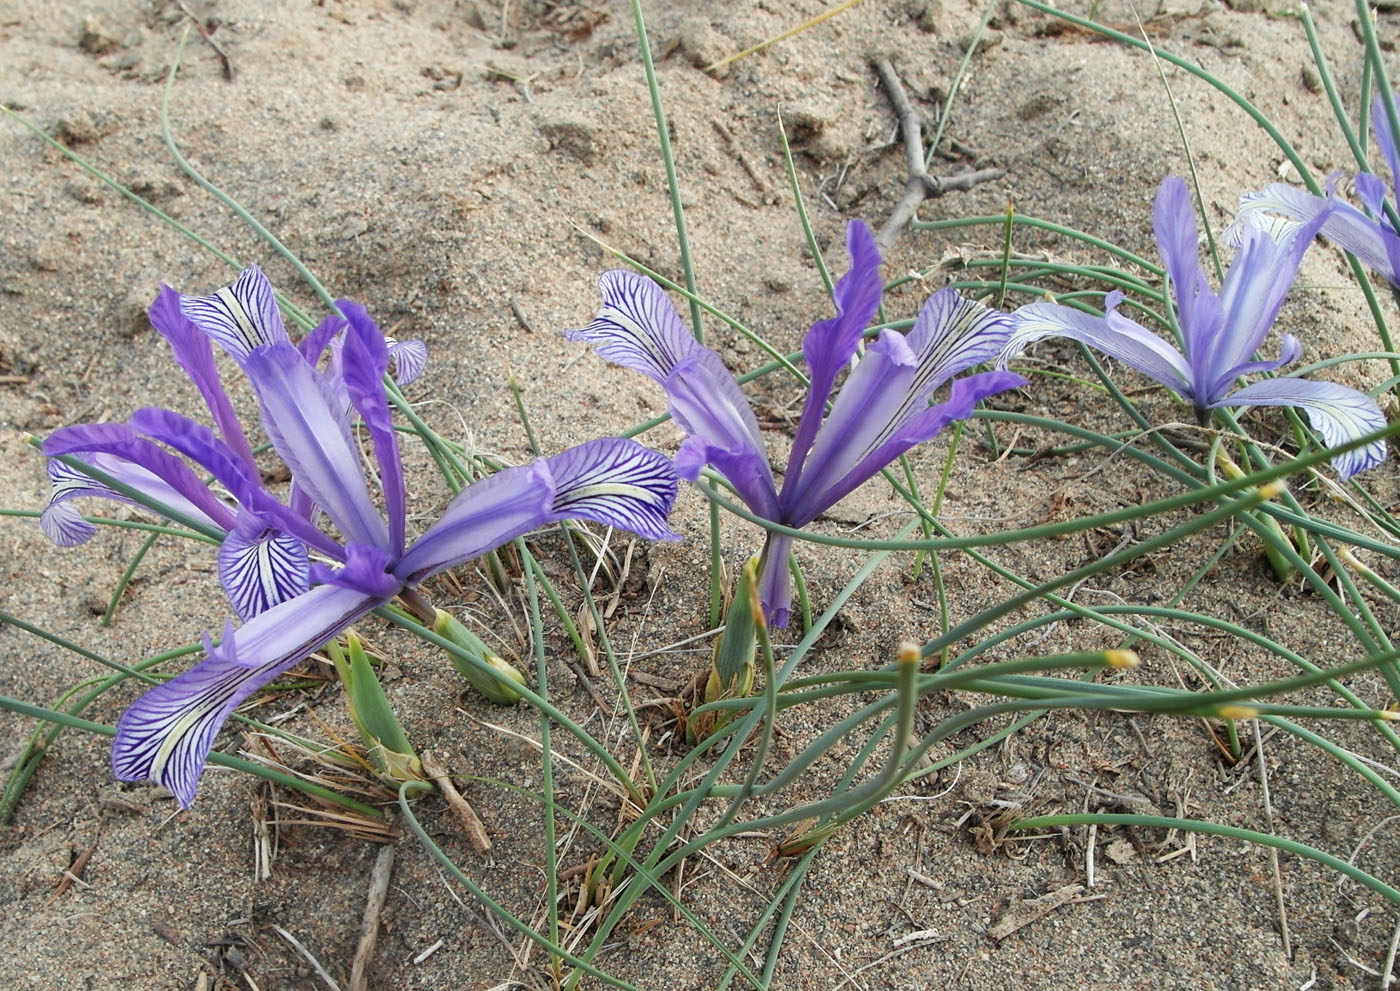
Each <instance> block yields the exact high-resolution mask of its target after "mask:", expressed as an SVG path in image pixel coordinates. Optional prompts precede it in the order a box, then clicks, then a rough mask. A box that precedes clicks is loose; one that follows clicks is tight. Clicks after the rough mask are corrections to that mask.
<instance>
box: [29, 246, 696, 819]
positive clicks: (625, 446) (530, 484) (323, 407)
mask: <svg viewBox="0 0 1400 991" xmlns="http://www.w3.org/2000/svg"><path fill="white" fill-rule="evenodd" d="M336 309H337V311H338V312H337V313H336V314H333V315H332V316H330V317H328V318H327V319H326V320H325V321H324V322H323V323H322V324H321V325H320V326H318V327H317V328H316V329H315V330H313V331H312V332H311V333H310V334H309V335H307V337H306V338H305V339H304V340H302V341H301V342H300V344H299V345H296V344H293V343H292V342H291V340H290V338H289V337H288V335H287V332H286V329H285V328H284V326H283V323H282V318H281V315H280V314H279V313H278V310H277V306H276V302H275V300H274V298H273V291H272V287H271V285H270V284H269V283H268V281H267V279H266V278H265V277H264V276H263V274H262V273H261V272H260V271H258V269H257V268H249V269H247V270H246V271H244V272H243V273H242V274H241V275H240V276H239V278H238V280H237V281H236V282H234V283H233V284H232V285H231V286H226V287H224V288H222V289H219V290H218V291H216V292H215V293H213V294H212V295H209V296H204V297H189V296H182V295H180V294H179V293H177V292H175V291H174V290H172V289H169V288H165V289H163V290H162V292H161V294H160V297H159V298H158V299H157V300H156V302H155V305H154V306H152V308H151V311H150V317H151V322H152V324H153V325H154V326H155V328H156V329H157V330H158V331H159V332H160V333H161V334H162V335H163V336H164V337H165V338H166V340H168V341H169V342H170V344H171V347H172V349H173V351H174V354H175V358H176V361H177V362H179V364H180V365H181V367H183V368H184V369H185V370H186V371H187V372H188V373H189V375H190V378H191V379H192V380H193V381H194V383H195V386H196V387H197V388H198V389H199V392H200V394H201V396H202V397H203V398H204V401H205V404H206V406H207V407H208V409H209V412H210V415H211V417H212V419H213V422H214V428H212V429H211V428H210V427H208V426H205V425H203V424H200V423H197V422H195V421H194V420H191V419H189V418H188V417H185V416H182V415H180V414H178V413H175V412H173V411H171V410H166V409H156V408H148V409H143V410H140V411H138V412H137V413H136V414H135V415H134V416H132V417H131V419H130V420H129V421H128V422H127V423H122V424H82V425H78V426H73V427H67V428H64V429H62V430H58V431H56V432H55V433H54V434H52V435H51V436H50V437H49V438H48V439H47V440H46V441H45V442H44V453H45V454H47V455H49V456H50V457H51V458H53V459H58V458H60V457H61V458H63V460H51V461H50V469H49V470H50V477H51V478H52V479H53V482H54V490H53V494H52V495H51V497H50V500H49V505H48V508H47V509H46V511H45V513H44V518H43V524H44V529H45V531H46V532H47V533H48V534H49V536H50V537H52V538H53V539H54V540H55V541H56V542H57V543H60V544H64V545H68V544H74V543H79V542H81V541H82V540H85V539H87V537H88V536H90V535H91V532H92V528H91V525H90V524H88V523H86V522H85V521H83V520H82V519H81V517H79V516H78V514H77V513H76V511H75V510H74V509H73V508H72V507H71V506H70V505H69V502H70V500H72V499H73V498H75V497H78V496H99V497H105V498H117V499H123V500H126V501H134V500H133V499H132V496H141V497H142V498H141V499H140V501H141V502H143V503H149V502H154V503H156V504H159V505H161V506H163V507H164V509H163V511H164V512H165V513H166V515H167V516H168V517H169V518H171V519H172V520H174V521H176V522H179V523H183V524H186V525H192V526H194V527H195V528H196V529H198V530H201V531H202V532H205V533H210V534H213V535H216V536H218V537H219V539H220V540H221V544H220V550H219V577H220V580H221V582H222V583H223V585H224V588H225V589H226V591H227V592H228V596H229V600H230V602H231V603H232V604H233V607H234V611H235V612H236V613H237V614H238V616H239V618H241V619H242V620H243V621H244V622H243V624H242V625H241V626H239V627H237V628H235V627H234V625H233V623H232V621H231V620H229V621H227V622H226V625H225V629H224V631H223V635H222V637H221V639H220V641H219V642H218V643H217V644H215V643H214V642H213V640H212V638H211V637H209V636H208V635H206V636H205V641H204V644H205V651H206V654H207V658H206V659H205V660H204V661H203V662H201V663H200V664H198V665H196V666H195V667H194V668H192V669H190V670H189V671H186V672H185V673H184V674H181V675H179V676H178V677H176V678H174V679H172V680H170V681H168V682H166V683H164V684H162V685H160V686H158V687H156V688H153V689H151V690H150V691H148V692H146V694H144V695H142V696H141V697H140V698H139V699H137V700H136V702H135V703H134V704H133V705H132V706H131V707H130V708H129V709H128V710H127V711H126V712H125V714H123V715H122V717H121V719H120V720H119V721H118V723H117V735H116V739H115V742H114V744H113V748H112V767H113V770H114V772H115V774H116V776H117V777H118V778H119V779H121V780H124V781H139V780H148V779H149V780H152V781H156V782H158V783H160V784H162V785H164V786H165V787H167V788H168V789H169V790H170V791H171V792H172V793H173V794H174V795H175V798H176V799H177V800H178V801H179V803H180V805H181V806H185V807H188V806H189V804H190V803H191V802H192V801H193V799H194V795H195V790H196V788H197V786H198V783H199V778H200V775H201V773H202V772H203V768H204V763H205V759H206V758H207V756H208V754H209V750H210V748H211V746H212V745H213V742H214V737H215V735H216V734H217V733H218V730H219V727H220V726H221V725H222V724H223V722H224V720H225V719H227V718H228V716H229V714H230V713H232V712H233V710H234V709H235V708H236V707H237V706H238V705H239V704H240V703H241V702H242V701H243V700H244V699H246V698H247V697H248V696H249V695H250V694H252V693H253V692H254V691H256V690H257V689H259V688H260V687H262V686H263V685H265V684H267V683H268V682H270V681H272V680H273V679H274V678H276V677H277V676H278V675H280V674H282V673H283V672H284V671H286V670H287V669H289V668H291V667H292V666H293V665H295V664H297V663H298V662H300V661H301V660H303V659H304V658H306V657H307V656H308V655H310V654H311V653H312V652H313V651H315V650H316V649H317V648H319V647H320V646H321V645H322V644H324V643H326V642H327V641H329V640H330V639H331V638H333V637H335V636H337V635H338V634H340V633H342V632H343V631H345V630H346V629H347V628H348V627H349V626H350V625H351V624H352V623H354V622H355V621H357V620H359V619H361V618H363V617H364V616H366V615H367V614H368V613H370V612H371V611H372V610H374V609H376V608H378V607H379V606H382V605H384V604H386V603H388V602H389V601H390V600H392V599H393V598H394V597H396V596H399V595H401V594H404V593H407V592H408V591H409V590H411V589H413V588H414V587H415V586H416V585H418V583H420V582H422V581H423V580H424V579H426V578H428V577H429V576H431V575H434V574H436V573H438V572H440V571H443V570H445V569H447V568H451V567H453V566H455V565H458V564H461V563H463V562H465V561H468V560H471V559H472V558H475V557H478V556H480V555H482V554H484V553H486V552H487V551H490V550H492V549H494V548H496V547H498V546H500V545H501V544H503V543H506V542H507V541H510V540H512V539H514V538H515V537H517V536H520V535H522V534H524V533H527V532H528V531H530V530H533V529H535V528H537V527H540V526H542V525H544V524H547V523H550V522H554V521H558V520H563V519H584V520H592V521H595V522H599V523H603V524H605V525H608V526H620V527H624V528H626V529H629V530H632V531H634V532H636V533H638V534H641V535H642V536H644V537H650V538H653V539H676V535H675V534H674V533H672V532H671V530H670V529H669V527H667V525H666V517H667V515H668V513H669V511H670V507H671V503H672V501H673V500H674V498H675V491H676V475H675V471H674V467H673V466H672V464H671V462H670V461H669V460H668V459H667V458H665V457H664V456H662V455H660V454H657V453H656V452H654V451H651V450H648V449H647V448H645V447H642V446H641V445H639V444H637V443H635V442H633V441H630V440H623V439H619V438H603V439H599V440H594V441H590V442H588V443H585V444H581V445H579V446H578V447H575V448H572V449H570V450H567V451H565V452H563V453H562V454H557V455H555V456H553V457H550V458H541V459H539V460H537V461H535V462H534V463H533V464H528V465H522V466H519V467H515V468H508V469H505V470H503V471H500V472H497V473H495V474H493V475H490V476H488V477H487V478H484V479H482V480H481V481H478V482H477V483H475V484H473V485H470V486H468V487H467V488H465V489H463V490H462V492H461V493H459V494H458V496H457V497H456V498H455V499H454V500H453V501H452V502H451V504H450V505H448V507H447V508H446V509H445V510H444V511H443V514H442V516H441V518H440V519H438V521H437V522H436V523H434V524H433V525H432V526H430V527H429V528H428V529H427V531H426V532H425V533H424V534H423V535H422V536H421V537H419V538H418V539H417V540H416V541H413V542H412V543H406V529H407V525H406V519H407V510H406V501H407V500H406V491H405V485H404V476H403V468H402V464H401V462H400V459H399V448H398V439H397V435H396V433H395V431H394V426H393V422H392V419H391V414H390V408H389V401H388V395H387V392H386V387H385V384H384V378H385V373H386V371H387V370H388V367H389V364H390V361H391V359H396V360H397V368H398V370H399V373H400V380H401V381H402V380H403V379H405V378H411V377H412V376H413V375H415V374H416V373H417V371H418V370H420V369H421V368H422V365H423V362H424V360H425V359H426V350H425V349H424V348H423V347H422V345H421V344H417V343H416V342H410V343H408V344H394V343H392V342H390V341H389V340H388V339H386V338H385V337H384V335H383V334H381V333H380V331H379V328H378V327H377V326H376V325H375V323H374V321H373V320H371V319H370V317H369V315H368V314H367V313H366V311H365V309H364V308H363V307H361V306H359V305H357V304H355V303H352V302H349V301H347V300H340V301H338V302H337V303H336ZM211 342H213V343H215V344H218V345H219V346H220V347H221V348H222V349H223V350H224V351H226V352H227V353H228V354H229V355H230V356H231V357H232V358H233V360H234V362H235V363H236V364H237V365H238V367H239V368H240V369H241V370H242V372H243V373H244V374H245V375H246V376H247V378H248V381H249V383H250V384H251V385H252V388H253V391H254V394H255V395H256V397H257V400H258V404H259V408H260V413H261V421H262V427H263V431H264V433H265V434H266V436H267V439H268V441H270V443H271V445H272V447H273V449H274V450H275V452H276V454H277V456H278V457H279V458H281V460H282V461H283V462H284V463H285V464H286V466H287V468H288V469H289V471H290V473H291V478H292V482H291V490H290V494H289V496H288V498H287V499H286V501H285V502H284V501H282V500H279V499H278V498H277V497H276V496H275V495H274V494H273V493H272V492H271V491H269V490H268V488H267V487H266V486H265V485H264V483H263V481H262V475H261V473H260V471H259V469H258V466H257V464H256V462H255V461H254V458H253V454H252V447H251V445H250V444H249V442H248V439H247V435H246V434H245V433H244V431H243V428H242V426H241V425H240V424H239V422H238V419H237V417H236V416H235V415H234V412H233V406H232V403H231V402H230V401H229V397H228V394H227V393H226V392H225V391H224V388H223V386H222V384H221V383H220V380H219V374H218V370H217V368H216V366H215V363H214V355H213V351H212V348H211ZM323 355H324V356H325V357H326V362H325V364H324V366H322V364H321V358H322V356H323ZM351 411H353V412H354V413H355V414H357V415H358V417H359V419H360V420H361V421H362V422H363V423H364V427H365V430H366V431H367V433H368V435H369V438H370V442H371V445H372V448H373V452H374V460H375V467H376V468H377V476H378V479H379V489H380V494H381V496H382V502H383V509H382V511H381V509H380V508H378V507H377V506H376V503H375V500H374V498H373V497H372V496H371V491H370V485H369V482H368V481H367V480H366V475H365V471H364V467H363V466H362V465H361V461H360V455H359V450H358V447H357V445H356V443H355V440H354V436H353V434H352V422H351ZM172 451H173V452H175V453H171V452H172ZM191 465H193V466H197V467H198V468H199V469H201V470H202V471H203V472H206V473H208V474H209V475H210V476H212V477H213V479H214V480H215V481H216V482H217V484H218V486H219V487H220V488H221V489H222V490H223V492H222V493H220V492H218V491H216V490H213V489H210V488H209V487H207V486H205V485H204V484H203V482H202V481H201V479H200V477H199V475H198V474H196V472H195V470H194V468H193V467H191ZM323 523H329V527H325V528H323ZM414 606H415V611H417V612H421V611H422V603H414Z"/></svg>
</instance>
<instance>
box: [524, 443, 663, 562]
mask: <svg viewBox="0 0 1400 991" xmlns="http://www.w3.org/2000/svg"><path fill="white" fill-rule="evenodd" d="M546 464H547V465H548V466H549V472H550V474H551V475H552V476H553V477H554V498H553V500H552V501H551V503H550V511H551V513H552V514H553V515H554V517H555V518H556V519H585V520H592V521H593V522H595V523H602V524H604V525H606V526H616V527H622V528H623V529H626V530H631V531H632V532H633V533H636V534H639V535H640V536H643V537H646V538H648V539H650V540H679V539H680V535H679V534H677V533H675V532H674V531H673V530H672V529H671V528H670V527H669V526H667V525H666V517H667V516H669V515H670V512H671V504H672V503H673V502H675V499H676V469H675V466H674V465H673V464H671V461H670V459H669V458H667V457H666V456H665V455H662V454H658V453H657V452H656V451H653V450H651V449H650V448H646V447H643V446H642V445H641V444H638V443H637V442H636V441H633V440H625V439H623V438H620V437H603V438H600V439H598V440H592V441H589V442H587V443H586V444H580V445H579V446H578V447H574V448H570V449H569V450H567V451H565V452H563V453H562V454H556V455H555V456H554V457H552V458H549V459H548V460H547V461H546Z"/></svg>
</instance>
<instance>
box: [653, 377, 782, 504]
mask: <svg viewBox="0 0 1400 991" xmlns="http://www.w3.org/2000/svg"><path fill="white" fill-rule="evenodd" d="M665 386H666V394H667V396H668V397H669V398H670V401H671V402H670V405H671V415H672V416H673V417H675V420H676V423H678V424H679V425H680V426H681V428H682V429H684V430H685V431H686V433H688V434H690V436H691V437H693V438H698V439H699V441H701V442H703V444H704V448H705V451H706V455H705V461H707V462H709V463H710V464H713V465H714V466H715V468H716V469H717V470H718V471H719V472H720V473H721V474H722V475H724V477H725V478H727V479H728V480H729V483H730V484H731V485H733V486H734V490H735V491H736V492H738V493H739V498H741V499H743V500H744V502H745V503H746V504H747V505H748V506H749V507H750V508H751V509H753V511H754V512H756V513H759V514H760V515H763V516H769V517H771V516H773V514H775V513H776V512H777V511H778V495H777V488H776V486H775V485H774V482H773V471H772V469H771V468H770V467H769V466H768V454H767V452H766V451H765V450H764V448H763V438H762V435H761V434H760V433H759V430H758V420H757V419H756V418H755V417H754V415H753V410H752V408H750V406H749V401H748V399H747V398H745V396H744V393H743V392H742V391H741V390H740V388H739V385H738V383H737V382H735V381H734V377H733V376H732V375H730V374H729V371H728V370H727V369H726V368H724V366H723V365H722V364H720V362H719V359H718V356H716V355H714V354H713V353H712V352H710V351H708V350H701V351H697V352H696V353H695V354H692V355H691V356H689V357H688V358H685V359H684V360H682V361H680V362H678V363H677V364H676V365H675V366H674V367H673V368H672V370H671V374H670V375H669V376H668V377H667V379H666V382H665ZM696 450H697V448H696V447H695V445H693V444H692V445H691V448H690V453H694V452H695V451H696ZM692 477H693V476H692Z"/></svg>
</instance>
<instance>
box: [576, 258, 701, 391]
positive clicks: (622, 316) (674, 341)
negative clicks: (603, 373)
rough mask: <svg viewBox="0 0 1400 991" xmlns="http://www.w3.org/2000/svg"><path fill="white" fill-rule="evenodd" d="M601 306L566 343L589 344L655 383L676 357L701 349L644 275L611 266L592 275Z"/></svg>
mask: <svg viewBox="0 0 1400 991" xmlns="http://www.w3.org/2000/svg"><path fill="white" fill-rule="evenodd" d="M598 292H599V294H600V295H601V296H602V297H603V308H602V309H601V310H599V311H598V315H597V316H596V317H594V318H593V322H592V323H590V324H589V325H588V326H587V327H584V328H583V329H582V330H571V331H568V332H567V333H566V334H565V335H564V336H565V337H567V338H568V339H569V340H571V341H584V342H585V343H588V344H592V345H593V347H594V349H595V350H596V351H597V352H598V354H599V356H600V357H602V358H603V359H604V360H606V361H611V362H612V363H613V364H616V365H622V366H623V367H624V368H630V369H632V370H633V371H634V372H641V373H642V374H643V375H646V376H648V377H649V378H653V379H655V380H656V381H657V382H659V383H661V384H663V385H664V384H665V383H666V378H667V376H669V375H670V374H671V369H672V368H674V367H675V366H676V364H677V362H679V361H680V360H681V359H683V358H686V357H689V356H690V355H691V354H693V353H694V352H696V351H697V350H707V349H705V348H704V347H703V346H702V345H701V344H700V343H699V342H698V341H697V340H696V339H695V335H694V334H692V333H691V332H690V331H689V330H687V329H686V326H685V324H684V323H683V322H682V321H681V317H680V314H679V313H677V312H676V308H675V306H674V305H673V304H672V303H671V300H670V299H669V298H668V297H667V296H666V294H665V293H664V292H662V291H661V287H660V286H658V285H657V284H656V283H655V282H652V281H651V280H650V279H645V278H642V277H641V276H640V275H636V274H634V273H632V272H624V271H622V270H620V269H614V270H613V271H610V272H604V273H603V274H602V275H601V276H599V278H598Z"/></svg>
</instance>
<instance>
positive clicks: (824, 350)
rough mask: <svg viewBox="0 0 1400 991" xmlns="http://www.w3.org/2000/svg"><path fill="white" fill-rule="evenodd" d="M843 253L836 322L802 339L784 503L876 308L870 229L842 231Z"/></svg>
mask: <svg viewBox="0 0 1400 991" xmlns="http://www.w3.org/2000/svg"><path fill="white" fill-rule="evenodd" d="M846 251H847V253H848V254H849V255H850V256H851V267H850V269H849V270H847V272H846V274H845V275H843V276H842V277H841V278H840V279H839V280H837V283H836V285H835V286H834V287H832V290H831V298H832V302H834V303H835V304H836V316H834V317H831V318H830V319H828V320H822V321H820V322H818V323H814V324H813V325H812V328H811V329H810V330H809V331H807V335H806V336H805V337H803V338H802V354H803V356H804V357H805V358H806V359H807V369H808V371H809V372H810V378H811V387H810V389H809V390H808V392H807V401H806V403H805V404H804V405H803V407H802V416H801V418H799V419H798V421H797V434H796V435H795V436H794V437H793V439H792V453H791V454H789V455H788V467H787V477H786V478H785V479H784V480H783V498H784V499H786V498H789V493H790V492H794V491H796V489H797V487H798V486H799V485H800V484H801V482H802V473H803V472H804V471H805V470H806V467H805V466H806V461H807V452H808V451H809V450H810V449H811V447H812V444H813V443H814V442H815V440H816V437H817V431H818V430H819V429H820V427H821V423H822V419H823V418H824V417H825V416H826V404H827V400H828V399H830V398H831V389H832V386H833V385H835V383H836V376H837V375H839V374H840V373H841V369H842V368H844V367H845V365H846V363H847V362H848V361H850V360H851V358H852V357H854V355H855V353H856V348H857V347H858V346H859V344H860V338H861V334H863V333H864V332H865V328H866V327H868V326H870V320H871V318H872V317H874V316H875V311H876V310H877V309H879V307H880V293H881V291H882V286H881V283H880V249H879V246H878V245H876V243H875V236H874V235H873V234H871V233H870V228H869V227H867V226H865V224H864V223H862V222H861V221H859V220H853V221H851V222H850V223H849V224H848V225H847V226H846Z"/></svg>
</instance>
